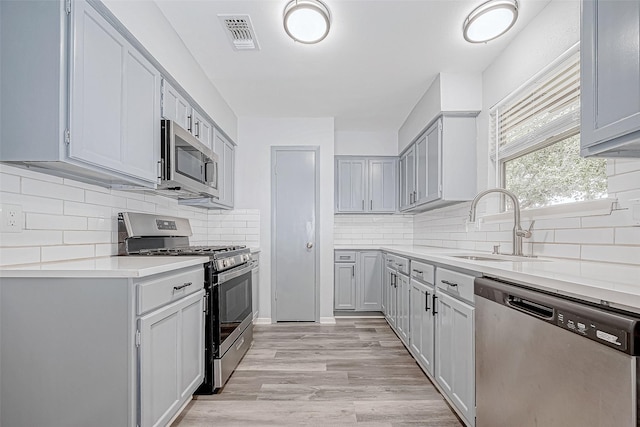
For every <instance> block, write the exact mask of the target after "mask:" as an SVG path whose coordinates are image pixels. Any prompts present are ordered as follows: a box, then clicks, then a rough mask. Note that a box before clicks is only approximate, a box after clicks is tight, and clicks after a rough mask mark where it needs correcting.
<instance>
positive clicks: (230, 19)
mask: <svg viewBox="0 0 640 427" xmlns="http://www.w3.org/2000/svg"><path fill="white" fill-rule="evenodd" d="M218 19H220V22H222V25H223V27H224V29H225V30H226V33H227V37H229V41H230V42H231V46H232V47H233V49H234V50H260V46H259V45H258V40H257V39H256V33H255V31H253V25H251V18H249V15H218Z"/></svg>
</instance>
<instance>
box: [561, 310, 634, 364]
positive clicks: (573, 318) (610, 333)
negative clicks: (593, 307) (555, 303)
mask: <svg viewBox="0 0 640 427" xmlns="http://www.w3.org/2000/svg"><path fill="white" fill-rule="evenodd" d="M556 324H557V326H560V327H561V328H563V329H566V330H568V331H571V332H574V333H576V334H578V335H582V336H584V337H586V338H589V339H591V340H593V341H597V342H599V343H601V344H604V345H606V346H608V347H612V348H615V349H616V350H619V351H623V352H625V353H626V352H627V350H628V346H629V340H628V334H627V332H626V331H624V330H621V329H616V328H613V327H611V326H609V325H603V324H601V323H600V322H596V321H594V320H590V319H585V318H584V317H581V316H578V315H577V314H574V313H571V312H569V311H564V310H557V311H556Z"/></svg>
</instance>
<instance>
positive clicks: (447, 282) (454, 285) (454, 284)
mask: <svg viewBox="0 0 640 427" xmlns="http://www.w3.org/2000/svg"><path fill="white" fill-rule="evenodd" d="M440 281H441V282H442V283H444V284H445V285H449V286H451V287H454V288H457V287H458V284H457V283H454V282H450V281H448V280H440Z"/></svg>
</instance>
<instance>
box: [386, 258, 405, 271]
mask: <svg viewBox="0 0 640 427" xmlns="http://www.w3.org/2000/svg"><path fill="white" fill-rule="evenodd" d="M389 261H390V262H391V264H389ZM387 266H388V267H391V268H395V269H397V270H398V271H400V272H401V273H404V274H409V260H408V259H407V258H403V257H401V256H397V255H387Z"/></svg>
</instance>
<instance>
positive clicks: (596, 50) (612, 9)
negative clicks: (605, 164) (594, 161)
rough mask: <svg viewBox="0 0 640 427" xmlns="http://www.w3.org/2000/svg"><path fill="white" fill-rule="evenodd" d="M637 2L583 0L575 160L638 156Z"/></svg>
mask: <svg viewBox="0 0 640 427" xmlns="http://www.w3.org/2000/svg"><path fill="white" fill-rule="evenodd" d="M639 40H640V2H637V1H611V0H607V1H604V0H583V2H582V26H581V51H580V56H581V57H580V67H581V72H580V81H581V83H580V91H581V92H580V93H581V124H580V139H581V155H583V156H600V157H640V45H639Z"/></svg>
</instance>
